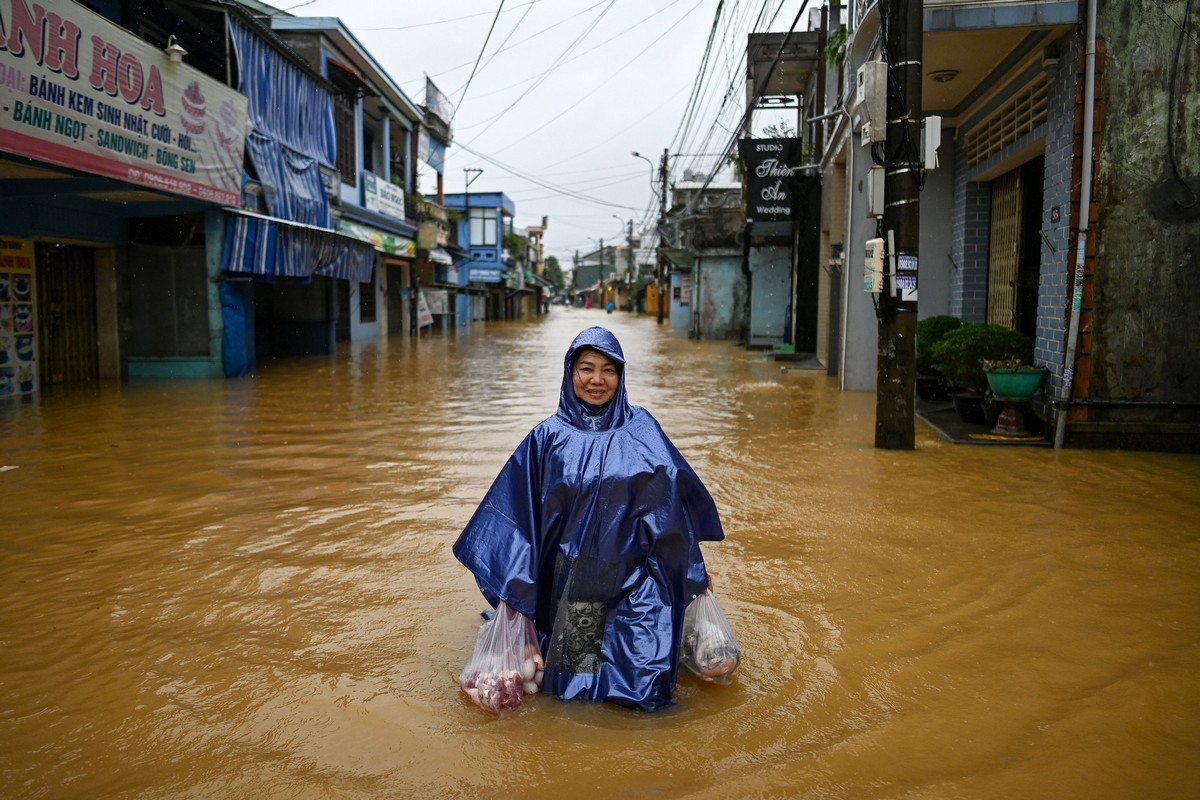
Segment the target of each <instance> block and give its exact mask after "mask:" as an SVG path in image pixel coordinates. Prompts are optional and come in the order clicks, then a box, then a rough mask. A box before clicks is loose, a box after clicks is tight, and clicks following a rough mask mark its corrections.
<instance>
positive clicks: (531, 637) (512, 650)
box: [459, 601, 545, 713]
mask: <svg viewBox="0 0 1200 800" xmlns="http://www.w3.org/2000/svg"><path fill="white" fill-rule="evenodd" d="M544 666H545V661H544V660H543V659H542V651H541V649H540V648H539V647H538V640H537V631H536V630H535V629H534V627H533V621H532V620H531V619H529V618H528V617H526V616H524V615H522V614H520V613H518V612H517V611H514V610H513V609H511V608H509V606H508V605H507V604H506V603H505V602H504V601H501V602H500V604H499V605H498V606H497V607H496V613H495V615H493V617H492V618H491V619H490V620H488V621H487V622H485V623H483V624H482V625H480V626H479V633H478V635H477V636H476V637H475V650H474V652H472V653H471V657H470V658H469V659H467V665H466V666H465V667H463V671H462V674H461V675H460V676H459V683H460V684H461V685H462V689H463V691H464V692H466V693H467V696H468V697H470V698H471V701H472V702H474V703H476V704H477V705H478V706H479V707H480V708H485V709H487V710H488V711H495V712H497V713H499V712H501V711H514V710H516V709H518V708H520V707H521V702H522V699H523V695H525V694H534V693H536V692H537V691H538V690H539V689H540V688H541V685H542V671H543V668H544Z"/></svg>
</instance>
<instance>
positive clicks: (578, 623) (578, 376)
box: [454, 327, 725, 711]
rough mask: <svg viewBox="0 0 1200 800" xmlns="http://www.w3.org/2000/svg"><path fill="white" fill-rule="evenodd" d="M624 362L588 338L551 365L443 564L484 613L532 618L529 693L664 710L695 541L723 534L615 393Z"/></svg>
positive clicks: (664, 444) (645, 424) (615, 349)
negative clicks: (475, 594) (552, 377)
mask: <svg viewBox="0 0 1200 800" xmlns="http://www.w3.org/2000/svg"><path fill="white" fill-rule="evenodd" d="M625 369H626V364H625V356H624V354H623V353H622V351H621V345H620V343H619V342H618V341H617V339H616V337H615V336H613V334H612V333H610V332H609V331H608V330H606V329H604V328H600V327H593V328H588V329H587V330H585V331H583V332H582V333H580V334H579V335H578V336H576V337H575V340H574V341H573V342H572V343H571V346H570V348H569V349H568V350H567V354H566V358H565V359H564V361H563V379H562V387H561V389H560V391H559V400H558V412H557V413H556V414H555V415H554V416H552V417H550V418H548V419H546V420H545V421H543V422H541V423H540V424H538V425H537V426H536V427H535V428H534V429H533V430H532V431H531V432H530V433H529V434H528V435H527V436H526V437H525V440H524V441H523V442H521V445H520V446H519V447H518V448H517V450H516V452H514V453H513V455H512V456H511V457H510V458H509V460H508V463H507V464H505V465H504V468H503V469H502V470H501V471H500V474H499V475H498V476H497V477H496V480H495V482H494V483H493V484H492V486H491V488H490V489H489V490H488V492H487V495H486V496H485V497H484V498H483V502H482V503H480V505H479V508H478V509H477V510H476V511H475V514H474V516H473V517H472V518H471V521H470V522H469V523H468V524H467V526H466V528H465V529H464V530H463V532H462V534H461V535H460V536H459V538H458V541H457V542H456V543H455V545H454V555H455V557H457V558H458V560H459V561H461V562H462V563H463V564H464V565H465V566H466V567H467V569H469V570H470V571H471V572H472V573H473V574H474V576H475V580H476V582H477V584H478V585H479V588H480V590H481V591H482V592H483V594H484V597H485V598H486V599H487V600H488V602H489V603H491V605H492V606H493V607H494V606H496V605H497V604H498V602H499V601H501V600H503V601H504V602H505V603H507V604H508V605H509V606H511V607H512V608H513V609H515V610H516V611H518V612H519V613H521V614H524V615H525V616H527V617H529V618H530V619H532V620H533V623H534V626H535V628H536V629H537V632H538V639H539V644H540V645H541V648H542V652H543V654H544V656H545V675H544V678H543V683H542V689H541V690H542V692H544V693H545V694H550V695H554V696H557V697H560V698H562V699H564V700H572V699H585V700H611V701H613V702H615V703H619V704H621V705H627V706H632V707H637V708H642V709H645V710H648V711H652V710H655V709H658V708H661V707H663V706H665V705H667V704H669V703H670V702H671V695H672V692H673V690H674V688H675V681H676V677H677V670H678V664H679V648H680V635H681V632H682V629H683V616H684V610H685V608H686V607H687V605H688V603H689V602H691V601H692V599H693V598H695V597H696V596H697V595H698V594H699V593H701V592H703V591H704V590H705V588H706V586H708V585H709V579H708V572H707V570H706V569H705V565H704V557H703V555H702V554H701V552H700V542H702V541H720V540H721V539H723V538H724V537H725V534H724V532H723V530H722V527H721V521H720V517H719V514H718V513H717V507H716V504H715V503H714V502H713V499H712V496H711V495H710V494H709V492H708V490H707V489H705V487H704V484H703V483H702V482H701V480H700V478H699V477H698V476H697V475H696V472H695V471H694V470H693V469H692V468H691V466H689V465H688V463H687V461H686V460H685V459H684V457H683V456H682V455H681V454H680V453H679V450H677V449H676V448H675V446H674V445H673V444H672V443H671V441H670V439H668V438H667V435H666V434H665V433H664V432H663V430H662V427H661V426H660V425H659V424H658V421H657V420H655V419H654V417H652V416H651V415H650V413H649V412H647V411H646V410H645V409H642V408H639V407H637V406H633V405H630V403H629V400H628V398H627V397H626V394H625Z"/></svg>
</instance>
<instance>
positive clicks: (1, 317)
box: [0, 239, 38, 398]
mask: <svg viewBox="0 0 1200 800" xmlns="http://www.w3.org/2000/svg"><path fill="white" fill-rule="evenodd" d="M35 301H36V297H35V289H34V281H33V242H30V241H27V240H21V239H0V398H3V397H12V396H14V395H24V394H33V393H34V392H35V391H36V390H37V385H38V377H37V360H38V359H37V314H36V313H35V312H36V306H35V305H34V303H35Z"/></svg>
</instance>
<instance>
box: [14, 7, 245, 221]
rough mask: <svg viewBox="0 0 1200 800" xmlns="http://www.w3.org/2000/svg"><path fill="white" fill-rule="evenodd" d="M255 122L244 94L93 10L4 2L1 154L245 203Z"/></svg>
mask: <svg viewBox="0 0 1200 800" xmlns="http://www.w3.org/2000/svg"><path fill="white" fill-rule="evenodd" d="M185 46H186V44H185ZM246 129H247V121H246V98H245V96H244V95H241V94H239V93H238V92H236V91H234V90H233V89H230V88H229V87H227V86H225V85H224V84H222V83H220V82H218V81H216V80H214V79H212V78H210V77H208V76H207V75H204V74H203V73H201V72H199V71H198V70H196V69H194V68H192V67H190V66H188V65H187V64H183V63H179V64H176V63H174V62H172V61H171V60H170V59H169V58H168V57H167V55H166V53H164V52H163V51H162V50H160V49H158V48H157V47H155V46H154V45H151V44H150V43H148V42H145V41H143V40H142V39H139V38H137V37H136V36H134V35H133V34H131V33H129V32H128V31H126V30H125V29H123V28H121V27H118V26H116V25H114V24H112V23H111V22H109V21H108V20H106V19H104V18H103V17H101V16H100V15H98V14H96V13H94V12H93V11H91V10H89V9H87V8H84V7H83V6H81V5H79V4H77V3H74V2H71V0H35V1H33V2H31V0H0V151H6V152H9V153H16V154H19V155H23V156H28V157H30V158H36V159H39V160H41V161H46V162H50V163H52V164H59V165H62V166H66V167H72V168H75V169H80V170H84V171H86V172H91V173H95V174H97V175H106V176H108V177H112V178H119V179H120V180H124V181H129V182H130V183H135V184H138V185H139V186H145V187H148V188H151V189H159V190H162V191H165V192H171V193H174V194H180V195H184V196H187V197H195V198H198V199H201V200H207V201H211V202H214V203H220V204H222V205H228V206H236V205H238V202H239V200H240V197H241V176H242V153H243V148H244V147H245V140H246Z"/></svg>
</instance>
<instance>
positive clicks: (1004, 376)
mask: <svg viewBox="0 0 1200 800" xmlns="http://www.w3.org/2000/svg"><path fill="white" fill-rule="evenodd" d="M984 373H986V374H987V380H988V388H990V389H991V390H992V395H993V396H994V397H995V398H996V399H997V400H999V401H1001V402H1002V403H1003V404H1004V410H1003V411H1002V412H1001V414H1000V417H999V419H997V420H996V423H995V425H994V427H993V428H992V433H996V434H1001V435H1005V436H1026V435H1028V432H1027V431H1026V429H1025V417H1024V414H1022V413H1021V405H1022V404H1023V403H1026V402H1028V401H1029V400H1030V399H1031V398H1032V397H1033V395H1034V394H1035V393H1036V392H1037V390H1038V389H1039V388H1040V387H1041V385H1042V381H1043V380H1045V379H1046V368H1045V367H1017V368H1015V369H1006V368H999V367H996V368H991V369H985V370H984Z"/></svg>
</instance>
